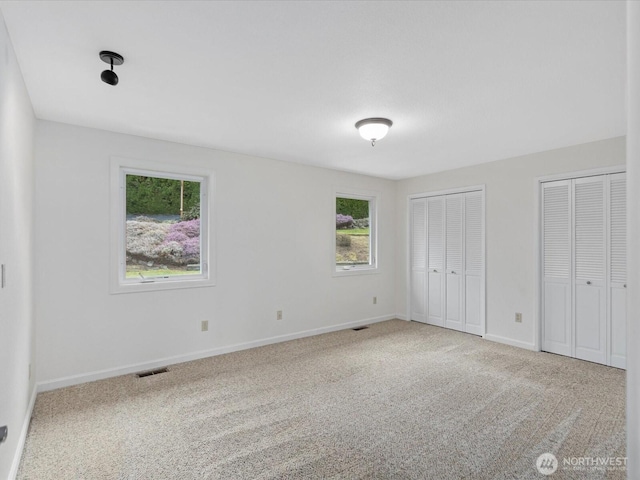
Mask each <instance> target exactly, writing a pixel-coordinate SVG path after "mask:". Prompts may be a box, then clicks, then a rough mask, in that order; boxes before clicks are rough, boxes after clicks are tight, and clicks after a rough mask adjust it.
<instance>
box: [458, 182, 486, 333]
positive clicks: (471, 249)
mask: <svg viewBox="0 0 640 480" xmlns="http://www.w3.org/2000/svg"><path fill="white" fill-rule="evenodd" d="M483 223H484V214H483V209H482V192H470V193H465V194H464V247H465V249H464V251H465V255H464V263H465V268H464V285H465V288H464V292H465V295H464V300H463V305H464V308H465V331H466V332H468V333H473V334H475V335H482V334H483V331H482V324H483V320H484V293H483V292H484V288H483V282H484V247H483V242H482V239H483V238H484V235H483V232H484V229H483Z"/></svg>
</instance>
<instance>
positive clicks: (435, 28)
mask: <svg viewBox="0 0 640 480" xmlns="http://www.w3.org/2000/svg"><path fill="white" fill-rule="evenodd" d="M0 10H1V11H2V14H3V16H4V18H5V21H6V24H7V27H8V30H9V33H10V36H11V39H12V42H13V45H14V48H15V50H16V53H17V56H18V61H19V63H20V66H21V69H22V72H23V74H24V77H25V81H26V84H27V88H28V90H29V94H30V95H31V100H32V102H33V105H34V108H35V112H36V115H37V117H38V118H41V119H46V120H54V121H59V122H66V123H70V124H76V125H83V126H88V127H95V128H101V129H105V130H110V131H114V132H122V133H129V134H134V135H141V136H146V137H152V138H159V139H166V140H172V141H176V142H182V143H187V144H193V145H202V146H207V147H212V148H216V149H221V150H228V151H233V152H240V153H246V154H251V155H256V156H261V157H268V158H275V159H280V160H286V161H291V162H299V163H305V164H312V165H319V166H324V167H329V168H335V169H340V170H347V171H353V172H359V173H365V174H370V175H375V176H379V177H386V178H392V179H397V178H405V177H411V176H415V175H419V174H425V173H431V172H436V171H442V170H448V169H452V168H457V167H462V166H466V165H472V164H477V163H482V162H487V161H491V160H497V159H502V158H508V157H512V156H516V155H522V154H527V153H533V152H538V151H543V150H548V149H551V148H557V147H562V146H568V145H573V144H578V143H583V142H588V141H594V140H599V139H604V138H610V137H614V136H618V135H624V134H625V132H626V125H625V76H626V66H625V2H624V1H602V2H600V1H592V2H576V1H569V2H564V1H551V2H525V1H514V2H504V1H498V2H489V1H482V2H480V1H471V2H399V1H393V2H383V1H366V2H356V1H351V2H338V1H330V2H317V1H315V2H314V1H305V2H293V1H284V2H275V1H258V2H187V1H180V2H170V1H125V2H118V1H106V2H102V1H101V2H98V1H91V2H89V1H87V2H78V1H49V2H32V1H19V2H13V1H2V2H0ZM100 50H113V51H116V52H118V53H120V54H122V55H123V56H124V57H125V63H124V65H122V66H121V67H116V73H117V74H118V75H119V77H120V84H119V85H118V86H117V87H111V86H108V85H106V84H104V83H102V82H101V81H100V72H101V71H102V70H103V69H104V68H105V67H106V66H105V64H104V63H102V61H101V60H100V59H99V57H98V52H99V51H100ZM371 116H384V117H388V118H390V119H392V120H393V122H394V125H393V127H392V128H391V130H390V131H389V134H388V135H387V137H386V138H384V139H383V140H381V141H380V142H378V143H377V144H376V146H375V147H373V148H372V147H371V145H370V144H368V143H367V142H366V141H364V140H362V139H361V138H360V136H359V135H358V133H357V131H356V129H355V128H354V123H355V122H356V121H357V120H360V119H362V118H365V117H371Z"/></svg>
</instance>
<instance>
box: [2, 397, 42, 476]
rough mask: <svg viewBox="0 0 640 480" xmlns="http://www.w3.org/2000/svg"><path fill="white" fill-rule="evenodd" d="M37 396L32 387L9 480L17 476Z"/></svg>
mask: <svg viewBox="0 0 640 480" xmlns="http://www.w3.org/2000/svg"><path fill="white" fill-rule="evenodd" d="M37 394H38V389H37V387H33V391H32V392H31V398H30V399H29V406H28V407H27V412H26V413H25V416H24V420H23V422H22V429H21V430H20V437H19V438H18V444H17V445H16V453H15V454H14V456H13V463H12V464H11V470H9V480H15V478H16V476H17V475H18V468H20V460H22V451H23V450H24V443H25V442H26V441H27V432H28V431H29V424H30V423H31V415H32V414H33V406H34V405H35V404H36V395H37Z"/></svg>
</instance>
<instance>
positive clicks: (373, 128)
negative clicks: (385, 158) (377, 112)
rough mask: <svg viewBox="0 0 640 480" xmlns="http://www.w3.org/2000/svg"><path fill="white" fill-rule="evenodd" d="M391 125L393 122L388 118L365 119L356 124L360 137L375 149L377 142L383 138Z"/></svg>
mask: <svg viewBox="0 0 640 480" xmlns="http://www.w3.org/2000/svg"><path fill="white" fill-rule="evenodd" d="M391 125H393V122H392V121H391V120H389V119H388V118H365V119H363V120H360V121H359V122H356V128H357V129H358V131H359V132H360V136H361V137H362V138H364V139H365V140H368V141H370V142H371V146H372V147H375V145H376V142H377V141H378V140H380V139H381V138H384V136H385V135H386V134H387V132H388V131H389V127H391Z"/></svg>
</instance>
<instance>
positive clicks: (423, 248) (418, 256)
mask: <svg viewBox="0 0 640 480" xmlns="http://www.w3.org/2000/svg"><path fill="white" fill-rule="evenodd" d="M426 297H427V201H426V199H424V198H419V199H416V200H412V201H411V320H416V321H418V322H426V321H427V313H426V312H427V309H426V307H427V305H426V303H427V302H426V300H427V299H426Z"/></svg>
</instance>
